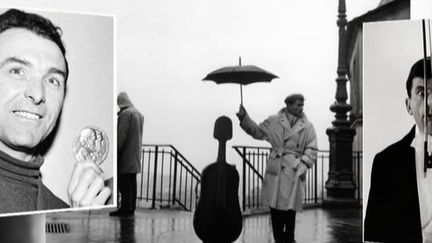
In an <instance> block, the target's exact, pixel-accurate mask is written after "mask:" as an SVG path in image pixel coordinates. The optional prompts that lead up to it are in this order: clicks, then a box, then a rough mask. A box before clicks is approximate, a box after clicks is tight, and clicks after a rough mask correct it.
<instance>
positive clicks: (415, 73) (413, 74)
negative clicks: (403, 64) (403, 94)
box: [406, 57, 432, 98]
mask: <svg viewBox="0 0 432 243" xmlns="http://www.w3.org/2000/svg"><path fill="white" fill-rule="evenodd" d="M423 60H424V58H422V59H420V60H418V61H417V62H416V63H414V65H413V66H412V67H411V70H410V73H409V75H408V78H407V81H406V91H407V94H408V97H409V98H411V88H412V81H413V79H414V78H422V79H424V63H423ZM431 77H432V76H431V59H430V57H427V58H426V79H429V78H431Z"/></svg>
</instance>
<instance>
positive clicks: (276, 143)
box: [237, 94, 318, 243]
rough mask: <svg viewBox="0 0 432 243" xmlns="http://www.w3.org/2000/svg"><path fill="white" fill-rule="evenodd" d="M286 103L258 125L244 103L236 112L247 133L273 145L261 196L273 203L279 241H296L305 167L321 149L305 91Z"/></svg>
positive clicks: (276, 235)
mask: <svg viewBox="0 0 432 243" xmlns="http://www.w3.org/2000/svg"><path fill="white" fill-rule="evenodd" d="M285 104H286V107H285V108H283V109H281V110H280V111H279V112H278V113H277V114H275V115H272V116H270V117H269V118H267V119H266V120H264V121H263V122H262V123H261V124H259V125H257V124H256V123H255V122H254V121H253V120H252V119H251V118H250V117H249V115H248V114H247V112H246V109H245V108H244V107H243V106H242V105H240V110H239V112H238V113H237V116H238V118H239V120H240V126H241V128H242V129H243V130H244V131H245V132H246V133H247V134H249V135H251V136H252V137H253V138H255V139H259V140H266V141H268V142H269V143H270V144H271V146H272V149H271V153H270V156H269V159H268V161H267V166H266V171H265V175H264V183H263V187H262V199H263V203H264V205H266V206H269V207H270V213H271V219H272V228H273V237H274V238H275V241H276V242H277V243H279V242H281V243H291V242H295V240H294V229H295V215H296V212H297V211H301V210H302V202H303V194H304V187H305V176H306V171H307V169H308V168H311V167H312V165H313V164H314V163H315V161H316V157H317V150H318V148H317V140H316V134H315V129H314V127H313V125H312V123H311V122H310V121H309V120H308V119H307V117H306V115H305V114H304V113H303V106H304V97H303V95H301V94H292V95H289V96H288V97H287V98H286V99H285Z"/></svg>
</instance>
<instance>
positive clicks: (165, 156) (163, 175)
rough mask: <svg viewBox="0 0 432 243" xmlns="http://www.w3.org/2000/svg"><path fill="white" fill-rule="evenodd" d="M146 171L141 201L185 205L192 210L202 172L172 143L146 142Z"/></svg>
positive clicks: (143, 164)
mask: <svg viewBox="0 0 432 243" xmlns="http://www.w3.org/2000/svg"><path fill="white" fill-rule="evenodd" d="M141 168H142V172H141V174H140V175H139V176H138V193H137V194H138V195H137V199H138V204H140V203H143V202H144V203H146V204H147V206H150V207H151V208H165V207H181V208H182V209H184V210H187V211H191V210H192V209H193V208H195V206H196V203H197V198H198V195H197V194H196V193H195V188H196V187H197V185H198V184H199V183H200V180H201V175H200V173H199V172H198V170H197V169H195V167H194V166H193V165H192V164H191V163H190V162H189V161H188V160H187V159H186V158H185V157H184V156H183V155H182V154H181V153H180V152H179V151H178V150H177V149H176V148H175V147H174V146H172V145H152V144H144V145H143V146H142V156H141Z"/></svg>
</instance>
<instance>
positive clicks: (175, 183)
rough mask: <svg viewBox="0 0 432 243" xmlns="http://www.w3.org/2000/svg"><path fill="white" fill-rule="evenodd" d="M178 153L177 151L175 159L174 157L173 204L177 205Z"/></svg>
mask: <svg viewBox="0 0 432 243" xmlns="http://www.w3.org/2000/svg"><path fill="white" fill-rule="evenodd" d="M177 159H178V152H177V150H176V151H175V157H174V178H173V199H172V204H173V205H175V199H176V188H177V164H178V160H177Z"/></svg>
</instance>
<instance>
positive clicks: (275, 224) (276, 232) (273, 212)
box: [270, 208, 284, 243]
mask: <svg viewBox="0 0 432 243" xmlns="http://www.w3.org/2000/svg"><path fill="white" fill-rule="evenodd" d="M270 216H271V222H272V229H273V238H274V239H275V241H276V243H282V242H283V237H284V229H283V228H284V224H283V218H282V217H281V211H280V210H277V209H273V208H270Z"/></svg>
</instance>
